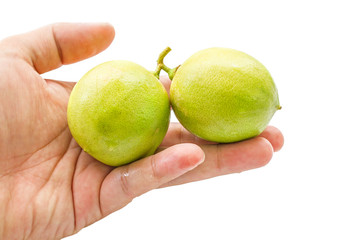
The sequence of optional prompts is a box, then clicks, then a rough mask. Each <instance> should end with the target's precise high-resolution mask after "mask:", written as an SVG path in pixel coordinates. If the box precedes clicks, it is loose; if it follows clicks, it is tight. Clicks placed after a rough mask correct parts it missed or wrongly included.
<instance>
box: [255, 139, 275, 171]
mask: <svg viewBox="0 0 360 240" xmlns="http://www.w3.org/2000/svg"><path fill="white" fill-rule="evenodd" d="M257 140H258V147H259V149H261V151H260V155H259V157H258V158H257V161H255V163H256V165H257V166H255V167H263V166H265V165H267V164H268V163H269V162H270V160H271V159H272V157H273V154H274V148H273V146H272V144H271V143H270V141H269V140H267V139H266V138H264V137H259V138H257Z"/></svg>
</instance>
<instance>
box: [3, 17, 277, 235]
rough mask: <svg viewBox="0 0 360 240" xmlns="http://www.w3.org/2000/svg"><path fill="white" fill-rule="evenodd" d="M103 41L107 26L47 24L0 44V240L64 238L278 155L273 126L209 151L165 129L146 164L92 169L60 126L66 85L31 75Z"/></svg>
mask: <svg viewBox="0 0 360 240" xmlns="http://www.w3.org/2000/svg"><path fill="white" fill-rule="evenodd" d="M113 37H114V29H113V27H111V26H110V25H108V24H55V25H51V26H46V27H43V28H41V29H38V30H35V31H33V32H30V33H26V34H22V35H18V36H14V37H10V38H7V39H4V40H3V41H1V42H0V219H1V220H0V239H59V238H62V237H65V236H68V235H72V234H74V233H76V232H78V231H79V230H80V229H82V228H84V227H85V226H88V225H89V224H91V223H93V222H95V221H97V220H99V219H101V218H103V217H105V216H106V215H108V214H110V213H112V212H114V211H116V210H118V209H120V208H122V207H124V206H125V205H126V204H128V203H129V202H130V201H131V200H132V199H133V198H135V197H137V196H140V195H141V194H143V193H145V192H147V191H149V190H152V189H155V188H159V187H164V186H171V185H176V184H182V183H187V182H192V181H196V180H202V179H206V178H211V177H214V176H218V175H223V174H228V173H234V172H242V171H245V170H249V169H252V168H257V167H260V166H263V165H265V164H266V163H267V162H268V161H269V160H270V159H271V157H272V153H273V150H275V151H277V150H279V149H280V148H281V147H282V145H283V136H282V134H281V132H280V131H279V130H277V129H276V128H274V127H268V128H267V129H266V130H265V131H264V132H263V133H262V134H261V135H260V136H259V137H256V138H253V139H250V140H247V141H243V142H239V143H233V144H216V143H210V142H206V141H204V140H200V139H198V138H197V137H194V136H193V135H192V134H190V133H189V132H187V131H186V130H184V128H183V127H181V125H180V124H178V123H172V124H171V126H170V129H169V131H168V133H167V135H166V137H165V139H164V141H163V143H162V145H161V147H160V148H159V152H158V153H156V154H155V155H153V156H150V157H147V158H144V159H141V160H139V161H136V162H134V163H131V164H129V165H126V166H122V167H118V168H113V167H109V166H106V165H104V164H102V163H100V162H98V161H96V160H95V159H93V158H92V157H91V156H89V155H88V154H87V153H85V152H84V151H83V150H82V149H81V148H80V147H79V146H78V145H77V143H76V142H75V140H74V139H73V138H72V136H71V134H70V132H69V129H68V126H67V120H66V109H67V102H68V98H69V94H70V92H71V89H72V88H73V86H74V84H75V83H69V82H61V81H55V80H49V79H43V78H42V77H41V76H40V75H39V74H42V73H45V72H47V71H50V70H52V69H55V68H58V67H60V66H61V65H62V64H70V63H74V62H77V61H80V60H82V59H85V58H88V57H91V56H93V55H95V54H97V53H99V52H101V51H102V50H104V49H105V48H106V47H107V46H108V45H109V44H110V43H111V41H112V40H113ZM162 81H163V82H164V84H165V85H166V86H169V82H168V80H167V79H165V78H163V79H162ZM194 143H195V144H194ZM205 156H206V158H205ZM204 159H205V161H204ZM203 161H204V162H203Z"/></svg>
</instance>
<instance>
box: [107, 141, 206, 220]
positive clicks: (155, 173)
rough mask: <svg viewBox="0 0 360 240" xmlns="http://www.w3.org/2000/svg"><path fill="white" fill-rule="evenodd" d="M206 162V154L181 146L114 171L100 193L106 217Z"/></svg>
mask: <svg viewBox="0 0 360 240" xmlns="http://www.w3.org/2000/svg"><path fill="white" fill-rule="evenodd" d="M203 161H204V152H203V151H202V150H201V148H200V147H198V146H196V145H194V144H179V145H176V146H173V147H170V148H168V149H166V150H164V151H162V152H160V153H157V154H155V155H152V156H150V157H147V158H145V159H142V160H139V161H137V162H134V163H132V164H129V165H126V166H122V167H119V168H116V169H114V170H113V171H112V172H111V173H110V174H109V175H108V176H107V177H106V178H105V180H104V182H103V184H102V187H101V192H100V205H101V209H102V213H103V215H108V214H110V213H112V212H114V211H116V210H118V209H120V208H121V207H123V206H125V205H126V204H127V203H129V202H130V201H131V200H132V199H133V198H135V197H137V196H139V195H141V194H143V193H145V192H147V191H150V190H152V189H154V188H158V187H159V186H161V185H163V184H165V183H166V182H169V181H171V180H173V179H175V178H177V177H179V176H180V175H182V174H184V173H185V172H187V171H190V170H191V169H193V168H195V167H196V166H198V165H199V164H200V163H202V162H203Z"/></svg>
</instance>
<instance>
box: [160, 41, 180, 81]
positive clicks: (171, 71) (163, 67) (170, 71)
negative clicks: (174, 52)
mask: <svg viewBox="0 0 360 240" xmlns="http://www.w3.org/2000/svg"><path fill="white" fill-rule="evenodd" d="M170 51H171V48H170V47H166V48H165V49H164V50H163V51H162V52H161V53H160V55H159V58H158V60H157V66H156V69H155V71H154V75H155V77H157V78H159V77H160V72H161V70H164V71H165V72H166V73H167V74H168V75H169V78H170V80H172V79H173V78H174V75H175V72H176V70H177V69H178V68H179V67H180V66H178V67H176V68H169V67H167V66H166V65H165V64H164V58H165V56H166V55H167V54H168V53H169V52H170Z"/></svg>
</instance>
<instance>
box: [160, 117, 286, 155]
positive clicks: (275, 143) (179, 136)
mask: <svg viewBox="0 0 360 240" xmlns="http://www.w3.org/2000/svg"><path fill="white" fill-rule="evenodd" d="M259 136H260V137H264V138H266V139H267V140H268V141H269V142H270V143H271V145H272V147H273V148H274V151H279V150H280V149H281V147H282V146H283V144H284V136H283V135H282V133H281V132H280V130H279V129H277V128H276V127H273V126H268V127H267V128H266V129H265V130H264V131H263V132H262V133H261V134H260V135H259ZM178 143H195V144H198V145H204V144H218V143H215V142H210V141H206V140H203V139H201V138H199V137H196V136H195V135H194V134H192V133H190V132H189V131H188V130H186V129H185V128H184V127H183V126H182V125H181V124H180V123H171V124H170V127H169V130H168V132H167V133H166V135H165V138H164V140H163V142H162V143H161V145H160V149H162V148H165V147H168V146H173V145H175V144H178Z"/></svg>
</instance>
